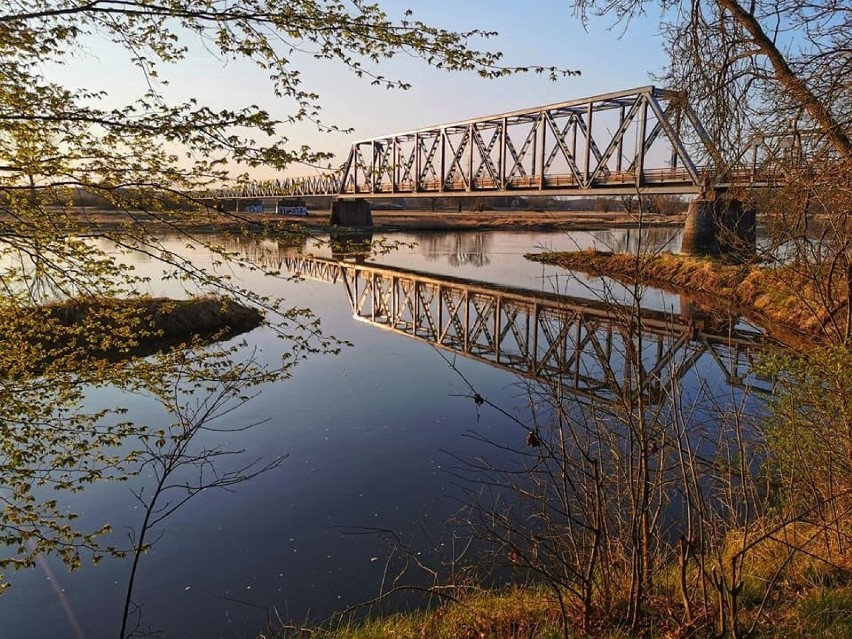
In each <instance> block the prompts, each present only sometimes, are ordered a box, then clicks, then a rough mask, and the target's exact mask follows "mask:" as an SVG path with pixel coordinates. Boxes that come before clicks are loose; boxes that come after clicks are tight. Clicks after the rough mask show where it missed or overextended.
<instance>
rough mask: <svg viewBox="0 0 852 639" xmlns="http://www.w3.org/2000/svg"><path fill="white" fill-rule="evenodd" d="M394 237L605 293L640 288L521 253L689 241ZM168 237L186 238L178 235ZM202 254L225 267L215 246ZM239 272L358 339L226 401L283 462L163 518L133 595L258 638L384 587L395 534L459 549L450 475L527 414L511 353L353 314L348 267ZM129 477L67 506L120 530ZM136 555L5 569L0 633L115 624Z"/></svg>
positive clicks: (144, 264)
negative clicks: (464, 348)
mask: <svg viewBox="0 0 852 639" xmlns="http://www.w3.org/2000/svg"><path fill="white" fill-rule="evenodd" d="M378 237H379V234H376V238H378ZM389 239H390V240H393V241H395V242H399V243H400V244H399V245H398V246H397V247H396V248H394V249H393V250H389V251H388V252H386V253H384V254H381V255H378V256H374V257H371V258H370V260H369V261H370V262H371V263H374V264H378V265H383V266H388V267H394V268H396V269H400V270H401V271H405V272H410V271H415V272H417V273H418V274H420V275H421V276H422V275H423V274H429V275H430V276H431V277H433V278H440V277H442V276H451V277H453V278H461V279H465V280H475V281H476V282H477V286H480V287H481V286H487V285H499V286H500V287H503V288H506V287H509V288H511V289H513V290H514V289H523V290H526V291H528V292H529V291H531V292H541V293H544V294H549V293H559V294H561V295H568V296H572V297H573V298H586V299H590V300H594V299H596V298H599V297H600V296H601V295H602V294H604V293H606V295H608V296H611V299H614V300H615V301H616V302H625V301H630V295H629V291H627V290H625V289H624V288H622V287H620V286H618V285H617V284H614V283H612V282H608V281H606V280H600V279H595V278H589V277H587V276H585V275H572V274H569V273H567V272H565V271H561V270H559V269H555V268H552V267H546V266H542V265H540V264H537V263H533V262H529V261H527V260H525V259H524V258H523V255H524V254H525V253H528V252H535V251H538V250H542V249H544V248H554V249H576V248H580V249H582V248H588V247H591V246H594V247H596V248H599V249H612V250H617V251H620V250H632V249H635V248H636V247H637V245H641V246H643V247H649V248H661V247H665V248H666V249H668V250H676V249H677V247H678V245H679V239H680V238H679V233H678V232H677V231H675V230H672V229H661V228H657V229H651V230H650V231H647V232H645V233H644V234H641V235H640V234H639V232H638V231H636V230H635V229H633V230H626V229H619V230H609V231H598V232H572V233H570V234H566V233H521V232H509V231H500V232H487V233H475V232H463V233H424V234H394V235H391V236H389ZM162 241H163V243H164V245H165V246H168V247H169V248H171V249H173V250H175V251H178V252H180V251H183V250H184V249H183V248H181V247H182V246H183V244H184V241H182V240H180V239H178V238H163V240H162ZM231 242H232V244H231V245H230V246H231V248H233V249H234V250H238V251H240V252H241V254H242V255H244V256H245V257H247V258H250V259H253V260H255V261H258V262H264V263H266V264H267V265H268V266H272V267H278V266H279V265H282V264H283V263H284V259H285V258H288V257H289V258H293V257H298V256H300V255H302V254H304V253H305V252H309V253H311V254H313V255H315V256H317V257H320V258H331V257H332V251H331V250H330V249H329V248H328V247H327V246H324V245H314V244H312V243H308V244H306V245H304V246H302V247H293V246H288V245H286V244H279V243H277V242H275V241H272V240H265V241H254V240H246V241H242V242H237V241H236V240H233V241H231ZM124 259H126V260H128V261H130V262H131V263H133V264H134V265H135V266H136V267H137V269H138V270H139V271H140V272H141V273H147V274H150V275H151V276H152V278H153V283H152V284H151V290H150V291H149V292H151V293H154V294H169V295H180V294H183V291H182V289H181V287H179V286H178V285H177V284H175V283H172V282H164V281H163V280H162V278H161V277H159V270H160V269H159V266H158V265H157V263H156V262H155V261H153V260H150V259H143V258H142V256H138V255H128V256H126V257H125V258H124ZM193 260H194V261H195V263H196V264H199V265H205V264H209V265H211V266H212V259H211V258H210V256H208V255H207V254H206V253H205V252H204V250H203V249H197V250H196V252H195V255H194V256H193ZM233 275H234V277H236V278H238V279H239V280H240V281H241V282H242V283H243V284H244V285H247V286H250V287H251V288H252V289H254V290H256V291H258V292H262V293H268V294H273V295H277V296H281V297H284V298H285V299H286V300H287V302H288V303H289V304H293V305H296V306H306V307H310V308H311V309H312V310H313V311H314V313H315V314H316V315H317V316H319V317H320V318H321V320H322V326H323V329H324V330H325V331H326V332H327V333H328V334H331V335H334V336H336V337H338V338H340V339H343V340H346V341H347V342H349V343H351V346H348V347H346V348H343V349H342V351H341V352H340V354H338V355H320V356H316V357H310V358H308V359H306V360H305V361H304V362H302V363H300V364H299V365H298V366H297V367H296V369H295V370H294V373H293V376H292V378H291V379H289V380H287V381H285V382H278V383H276V384H274V385H267V386H266V387H263V388H262V389H261V392H260V394H259V395H258V396H257V397H255V398H254V399H252V400H251V401H250V402H249V403H248V404H247V405H246V406H244V407H243V408H242V409H240V410H239V411H237V412H236V413H235V414H233V415H231V416H229V419H231V420H233V424H234V425H235V426H238V425H241V424H248V423H253V422H259V425H257V426H255V427H254V428H252V429H250V430H247V431H244V432H234V433H230V434H229V435H227V437H224V439H225V440H227V443H228V444H230V445H231V446H232V447H234V448H239V449H244V450H245V453H244V458H245V459H248V460H252V459H255V458H258V457H263V458H266V459H269V458H271V457H274V456H277V455H286V459H285V461H284V462H283V464H282V465H281V466H280V467H279V468H276V469H273V470H271V471H270V472H268V473H265V474H263V475H261V476H259V477H257V478H255V479H253V480H251V481H249V482H246V483H243V484H240V485H237V486H235V487H234V488H233V489H232V490H230V491H218V492H209V493H204V494H202V495H200V496H198V497H196V498H195V499H194V500H192V501H190V502H189V503H188V504H187V505H186V506H185V507H184V508H182V509H181V510H179V511H177V512H176V513H175V514H174V515H173V516H171V517H170V518H169V519H168V520H167V522H166V524H165V525H164V526H163V527H162V537H161V538H160V539H159V540H158V541H157V542H156V543H155V545H154V546H153V548H152V549H151V551H150V552H149V553H147V554H146V555H145V556H144V557H143V558H142V563H141V566H140V572H139V577H138V584H137V588H136V591H135V596H134V598H135V600H136V601H138V602H139V603H140V604H141V605H142V609H141V611H142V617H141V623H142V626H141V628H142V629H145V630H148V629H150V630H151V631H152V632H154V633H155V634H154V635H153V636H163V637H168V638H176V637H229V638H230V637H247V636H256V635H257V633H258V631H259V630H261V629H262V628H263V627H264V625H265V624H266V623H267V621H268V620H269V619H275V618H276V617H280V618H282V619H294V620H296V621H302V620H305V619H312V620H315V619H321V618H323V617H325V616H326V615H328V614H330V613H332V612H334V611H335V610H339V609H341V608H343V607H346V606H349V605H352V604H355V603H358V602H361V601H364V600H367V599H370V598H372V597H374V596H375V595H376V594H377V593H378V592H379V589H380V586H381V584H382V580H383V577H385V578H387V574H393V573H392V569H391V572H390V573H386V571H387V570H388V566H389V565H390V566H395V564H393V563H391V564H388V562H387V558H388V554H389V552H390V551H391V550H392V544H391V543H390V542H393V541H395V540H398V541H400V542H403V543H404V544H405V545H406V546H407V547H409V548H410V549H411V550H412V552H414V553H415V554H416V556H417V557H418V559H419V560H421V561H423V562H424V563H425V564H427V565H431V566H438V565H439V563H440V560H442V559H446V558H447V557H448V556H450V555H451V554H452V550H453V549H452V547H451V546H452V544H451V542H450V537H448V536H446V535H444V536H442V534H443V533H447V531H448V529H447V526H446V524H447V522H448V521H449V520H450V519H451V517H452V515H453V514H454V513H455V512H456V511H457V510H458V509H459V508H460V505H461V502H460V501H459V498H461V497H462V492H461V491H460V490H459V487H458V482H457V476H456V473H454V472H452V469H453V468H455V467H456V466H457V464H458V460H459V459H474V458H476V457H477V456H478V455H481V454H483V450H482V447H483V443H482V439H488V440H491V441H492V442H495V443H503V444H505V445H506V446H515V447H523V441H524V438H525V436H526V432H525V431H523V430H522V429H520V428H519V427H518V425H517V424H516V423H515V422H514V421H513V420H512V419H511V418H510V416H518V417H520V418H526V416H527V415H528V413H529V410H530V407H529V404H528V400H527V398H526V395H525V385H524V384H525V382H524V381H523V379H522V378H521V377H520V376H519V375H518V374H517V373H516V372H513V370H511V367H510V366H506V365H494V364H493V363H492V364H489V363H487V362H485V361H483V360H482V358H480V359H479V360H477V359H471V358H469V357H465V356H463V355H461V354H455V353H453V352H452V349H447V348H444V349H440V350H439V349H436V348H435V347H434V346H433V345H432V344H430V343H429V340H428V339H423V338H418V339H412V338H410V337H406V336H405V335H403V334H401V333H400V332H398V331H397V332H394V331H390V330H379V327H377V326H376V325H375V323H371V322H370V321H355V320H354V318H353V307H352V301H351V299H350V298H348V297H347V292H346V289H345V287H344V286H343V285H342V284H341V283H340V282H337V283H328V282H323V281H318V280H314V279H310V278H307V277H306V278H304V280H303V281H300V282H290V281H287V280H285V279H284V278H275V277H268V276H263V275H262V274H260V273H256V272H249V271H247V270H237V271H235V272H234V273H233ZM642 306H643V307H644V308H647V309H648V310H649V311H650V312H660V311H664V312H667V313H674V314H675V315H677V314H679V313H681V311H682V310H683V311H684V312H686V311H687V304H685V300H684V299H683V298H681V297H679V296H677V295H671V294H666V293H662V292H660V291H656V290H647V291H645V293H644V296H643V299H642ZM361 319H362V320H363V319H364V318H361ZM733 324H734V325H736V326H737V327H740V328H743V329H744V330H746V331H751V330H752V329H751V328H750V327H748V326H747V325H745V324H743V323H741V322H734V323H733ZM421 337H422V336H421ZM242 338H244V339H246V340H247V346H246V347H245V349H244V351H243V352H246V353H247V352H249V351H250V350H253V349H259V352H260V357H261V358H269V361H274V360H275V358H276V357H278V356H280V353H281V349H282V348H283V344H282V343H281V342H280V341H279V340H277V339H276V338H275V336H274V335H273V333H272V332H271V331H270V330H269V329H267V328H260V329H257V330H255V331H253V332H251V333H249V334H247V335H244V336H242ZM711 355H712V354H708V353H705V354H704V355H702V356H701V357H700V358H698V360H697V363H695V364H694V366H693V368H692V370H690V371H687V373H686V374H685V375H684V377H683V379H682V384H683V386H684V387H685V388H687V389H688V388H694V387H697V386H698V384H699V383H703V384H708V385H711V386H712V385H715V386H717V387H723V386H724V385H725V384H726V382H725V375H724V372H723V370H722V369H721V368H720V367H719V366H718V365H717V364H716V363H714V357H713V356H711ZM722 359H724V358H722ZM505 361H507V360H505V359H504V363H505ZM744 379H746V380H748V379H750V380H752V381H755V380H754V378H753V377H748V376H747V375H746V376H745V377H744ZM757 382H759V380H757V381H756V383H757ZM471 386H473V387H474V388H475V392H476V393H478V394H480V395H481V396H482V397H485V398H487V399H488V401H489V402H493V403H494V404H496V405H499V406H500V407H502V408H504V409H505V411H506V414H501V413H500V412H498V411H495V410H489V409H488V406H484V407H483V406H478V405H477V404H476V403H475V402H474V401H473V400H472V399H471V398H470V395H471V394H472V390H471ZM601 392H607V389H605V388H604V389H603V390H602V391H601ZM737 392H739V391H737ZM113 399H115V400H116V401H120V402H121V403H123V404H124V405H126V406H128V408H129V409H130V411H131V412H130V415H131V416H135V417H136V418H138V419H140V420H146V419H152V416H151V415H149V414H148V413H147V412H146V411H153V410H155V409H154V408H153V407H152V406H151V405H150V402H148V401H146V399H145V398H144V397H135V396H126V397H119V398H113ZM145 480H146V478H145V477H142V478H140V479H139V480H138V481H140V482H144V481H145ZM129 490H130V487H129V486H128V485H126V484H120V483H109V484H106V483H105V484H100V485H95V486H92V487H91V488H89V489H87V490H86V491H85V492H84V493H82V494H81V495H77V496H75V497H74V498H73V499H71V500H70V503H71V504H72V505H73V507H74V508H75V509H76V510H77V511H78V512H79V513H80V515H81V522H82V523H83V524H89V523H91V524H95V523H103V522H110V523H112V525H113V529H114V530H115V531H116V532H115V535H116V538H119V537H122V536H123V535H125V531H126V528H125V527H127V526H137V525H138V523H139V516H140V510H139V508H138V504H136V502H135V501H134V499H133V498H132V496H131V495H130V492H129ZM380 531H384V532H380ZM391 533H392V534H391ZM125 539H126V538H125ZM128 569H129V566H128V563H127V562H126V561H120V560H115V559H105V560H104V561H103V562H102V563H101V564H100V565H98V566H91V565H84V566H83V568H82V569H80V570H77V571H75V572H73V573H69V572H68V571H67V569H66V568H65V567H64V566H63V565H62V564H61V563H60V562H58V561H56V560H55V559H51V558H48V559H47V560H45V561H43V562H40V564H39V565H38V566H37V567H35V568H33V569H29V570H25V571H20V572H18V573H15V574H12V575H9V577H8V578H9V581H10V582H11V584H12V588H11V589H10V590H9V591H8V592H7V593H5V594H3V595H2V596H0V637H2V638H3V639H6V638H10V639H11V638H15V639H17V638H19V637H20V638H27V637H57V638H60V637H72V638H76V637H86V638H87V639H96V638H100V637H116V636H117V635H118V628H119V627H120V617H121V611H122V603H123V587H124V583H125V582H126V579H127V573H128ZM386 585H387V584H386Z"/></svg>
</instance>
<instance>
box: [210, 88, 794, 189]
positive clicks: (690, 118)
mask: <svg viewBox="0 0 852 639" xmlns="http://www.w3.org/2000/svg"><path fill="white" fill-rule="evenodd" d="M780 139H781V136H768V137H758V138H755V140H753V141H752V142H751V143H750V144H749V145H747V147H746V150H745V151H743V152H742V153H741V154H740V157H739V159H738V160H737V162H735V163H734V164H732V165H726V164H725V162H724V161H723V159H722V155H721V154H720V153H719V152H718V150H717V149H716V148H715V147H714V145H713V143H712V142H711V140H710V138H709V136H708V135H707V133H706V131H705V129H704V127H703V126H702V124H701V122H700V120H699V118H698V116H697V115H696V114H695V112H694V110H693V109H692V108H691V107H690V105H689V104H688V102H687V100H686V98H685V96H684V94H683V93H680V92H676V91H670V90H666V89H660V88H657V87H654V86H646V87H641V88H637V89H629V90H625V91H618V92H615V93H607V94H604V95H597V96H593V97H588V98H581V99H578V100H571V101H568V102H560V103H558V104H550V105H547V106H539V107H534V108H531V109H523V110H520V111H512V112H509V113H501V114H498V115H491V116H487V117H483V118H475V119H472V120H465V121H463V122H454V123H452V124H444V125H440V126H435V127H428V128H423V129H417V130H414V131H408V132H406V133H397V134H394V135H387V136H380V137H376V138H370V139H366V140H359V141H357V142H354V143H353V144H352V146H351V147H350V150H349V155H348V158H347V160H346V162H345V163H344V164H343V166H342V168H341V169H340V170H339V171H336V172H330V173H325V174H321V175H316V176H313V177H297V178H285V179H282V180H275V181H269V182H256V183H251V184H247V185H243V186H240V187H237V188H233V189H221V190H218V191H215V192H212V193H210V194H208V197H212V198H221V199H228V198H264V197H311V196H320V195H324V196H335V197H338V198H344V199H345V198H359V197H368V198H391V197H440V196H462V197H464V196H481V195H488V194H492V195H522V196H532V195H619V194H627V193H636V192H637V189H638V190H639V191H641V192H643V193H671V194H678V193H682V194H688V193H693V194H698V193H701V192H704V191H706V190H707V189H708V188H710V187H713V188H716V189H725V188H730V187H732V186H750V187H760V186H770V185H773V184H776V183H778V182H779V180H780V179H781V178H782V177H783V172H782V170H781V168H780V167H782V166H783V165H784V156H785V155H787V156H790V157H792V155H793V152H794V150H795V149H793V147H792V145H791V144H790V143H789V140H788V141H787V143H786V145H785V143H784V142H780V143H779V141H780ZM722 167H724V168H722Z"/></svg>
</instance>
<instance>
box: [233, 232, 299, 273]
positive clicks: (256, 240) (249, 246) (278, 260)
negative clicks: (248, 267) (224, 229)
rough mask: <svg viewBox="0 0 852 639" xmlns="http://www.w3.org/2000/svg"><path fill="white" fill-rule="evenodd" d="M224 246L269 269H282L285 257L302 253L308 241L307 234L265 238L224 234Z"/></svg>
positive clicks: (241, 256) (246, 259)
mask: <svg viewBox="0 0 852 639" xmlns="http://www.w3.org/2000/svg"><path fill="white" fill-rule="evenodd" d="M220 243H221V245H222V248H223V249H224V250H225V251H226V252H228V253H230V254H234V255H237V256H239V257H240V258H241V259H243V260H245V261H247V262H250V263H251V264H254V265H256V266H260V267H263V268H265V269H268V270H274V271H278V270H280V269H281V265H282V262H283V261H284V258H287V257H294V256H297V255H301V254H302V253H303V252H304V250H305V247H306V246H307V243H308V238H307V236H304V235H298V236H293V237H286V238H265V237H252V236H241V235H229V236H223V237H222V238H221V239H220Z"/></svg>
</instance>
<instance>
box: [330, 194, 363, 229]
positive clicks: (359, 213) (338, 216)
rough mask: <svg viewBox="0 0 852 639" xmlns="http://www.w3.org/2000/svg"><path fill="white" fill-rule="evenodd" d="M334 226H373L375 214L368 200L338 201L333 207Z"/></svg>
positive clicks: (332, 221)
mask: <svg viewBox="0 0 852 639" xmlns="http://www.w3.org/2000/svg"><path fill="white" fill-rule="evenodd" d="M330 223H331V225H332V226H353V227H361V228H363V227H371V226H373V212H372V211H371V210H370V203H369V202H367V200H363V199H360V198H359V199H356V200H336V201H335V202H333V203H332V205H331V220H330Z"/></svg>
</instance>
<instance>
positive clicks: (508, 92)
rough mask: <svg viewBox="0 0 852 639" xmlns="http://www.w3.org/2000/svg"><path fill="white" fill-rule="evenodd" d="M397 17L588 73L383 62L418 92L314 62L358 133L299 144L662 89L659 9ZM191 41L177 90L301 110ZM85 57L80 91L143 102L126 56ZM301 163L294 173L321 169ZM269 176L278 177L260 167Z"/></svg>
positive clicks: (422, 7)
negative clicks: (484, 34)
mask: <svg viewBox="0 0 852 639" xmlns="http://www.w3.org/2000/svg"><path fill="white" fill-rule="evenodd" d="M380 4H381V6H382V7H383V8H385V10H386V11H388V13H389V14H391V15H394V14H399V13H401V12H402V11H403V10H404V9H405V8H410V9H412V10H413V11H414V13H415V17H416V18H419V19H421V20H422V21H424V22H427V23H431V24H433V25H435V26H440V27H443V28H447V29H453V30H467V29H472V28H477V29H484V30H489V31H491V30H493V31H497V32H499V36H498V37H495V38H493V39H492V40H489V41H488V43H487V45H486V46H487V47H488V48H490V49H493V50H498V51H501V52H503V54H504V62H505V63H506V64H507V65H527V64H531V65H536V64H538V65H544V66H557V67H563V68H569V69H577V70H579V71H580V72H581V75H580V76H578V77H564V78H560V79H559V80H557V81H555V82H554V81H550V80H548V79H547V77H545V76H544V75H536V74H527V75H520V76H514V77H510V78H501V79H497V80H485V79H482V78H479V77H477V76H476V75H475V74H471V73H449V72H446V71H442V70H437V69H432V68H430V67H428V66H427V65H426V64H425V63H424V62H422V61H419V60H416V59H413V58H410V57H406V56H402V57H399V58H396V59H395V60H394V61H392V62H390V63H385V64H383V65H382V66H381V67H380V71H381V72H382V73H383V74H384V75H387V76H391V77H395V78H399V79H402V80H405V81H408V82H411V83H412V85H413V86H412V88H411V89H410V90H408V91H388V90H387V89H383V88H377V87H372V86H370V85H369V82H368V81H366V80H360V79H358V78H355V77H354V76H353V75H352V74H351V73H350V72H348V71H347V70H346V69H344V68H342V67H341V66H340V65H333V64H329V63H323V62H317V61H315V60H313V59H310V58H306V59H304V60H300V61H299V62H298V64H299V68H300V69H301V70H302V74H303V81H304V85H305V88H307V89H309V90H311V91H315V92H317V93H319V94H320V95H321V105H322V108H323V113H322V114H321V119H322V121H323V122H324V123H326V124H335V125H337V126H339V127H341V128H351V129H353V133H352V134H351V135H344V134H325V135H323V134H319V133H318V132H317V131H316V130H315V128H314V127H312V126H309V125H298V126H295V127H292V128H290V129H288V130H287V132H286V133H287V137H288V138H289V140H290V143H292V144H293V145H295V146H300V145H302V144H308V145H310V146H312V147H314V148H318V149H323V150H330V151H332V152H334V153H335V154H336V156H337V158H339V160H340V162H342V161H343V160H344V159H345V157H346V154H347V152H348V147H349V144H350V142H352V141H353V140H355V139H361V138H367V137H373V136H379V135H386V134H391V133H396V132H402V131H407V130H411V129H415V128H421V127H426V126H431V125H438V124H443V123H448V122H453V121H457V120H464V119H468V118H474V117H480V116H486V115H491V114H496V113H502V112H506V111H512V110H516V109H522V108H529V107H535V106H539V105H544V104H550V103H554V102H562V101H565V100H572V99H575V98H582V97H586V96H590V95H596V94H600V93H607V92H610V91H616V90H621V89H628V88H633V87H639V86H644V85H647V84H652V79H651V74H652V73H654V72H659V71H660V70H661V69H662V68H663V66H664V65H665V62H666V59H665V54H664V52H663V50H662V41H661V39H660V38H659V36H658V31H659V29H658V22H657V20H656V19H655V17H654V16H649V17H646V18H644V19H641V20H639V21H635V22H634V23H632V24H630V25H629V26H628V27H627V28H625V27H624V25H613V19H612V18H609V17H604V18H595V19H592V20H591V21H590V23H589V24H588V25H587V29H584V28H583V25H582V24H581V23H580V20H579V19H578V18H577V17H576V16H574V15H573V11H572V8H571V6H570V4H569V2H567V0H536V1H535V2H523V1H522V0H516V1H514V2H511V1H508V0H429V1H423V0H408V1H404V0H380ZM190 44H191V53H190V56H189V58H188V59H187V60H186V61H184V62H182V63H181V64H178V65H175V66H172V67H168V68H164V69H163V71H164V76H165V77H167V78H169V80H170V85H169V87H167V88H166V89H165V92H166V94H167V96H168V97H170V98H172V99H175V100H179V99H185V98H188V97H195V98H197V99H198V100H199V101H200V102H202V103H205V104H208V105H210V106H212V107H222V108H226V107H238V106H243V105H246V104H257V105H259V106H262V107H264V108H265V109H267V110H268V111H269V112H270V113H272V114H273V115H279V114H280V115H282V116H286V115H287V114H288V113H290V112H291V109H290V105H288V104H287V103H286V102H283V101H281V100H280V99H276V98H275V96H274V95H273V94H272V91H271V88H270V83H269V80H268V78H267V77H266V75H265V74H264V72H263V71H262V70H259V69H256V68H255V67H254V66H253V65H251V64H249V63H244V62H236V63H235V62H231V63H228V64H223V62H222V61H221V60H217V59H216V58H215V57H213V56H211V55H209V54H208V53H207V52H206V51H204V49H203V48H201V47H199V46H194V45H192V43H190ZM86 46H87V49H86V53H85V54H84V55H82V56H76V57H75V59H74V60H72V61H71V62H70V64H69V65H67V66H66V67H65V68H63V69H62V70H61V80H62V81H63V82H64V83H65V84H67V85H69V86H80V87H86V88H90V89H91V88H99V89H104V90H106V91H107V92H108V94H109V96H110V98H109V100H111V101H115V102H116V103H121V102H127V101H130V100H132V99H134V98H137V97H140V96H141V94H142V93H143V92H144V89H145V84H144V79H143V77H142V76H141V73H140V72H139V71H138V70H137V69H135V68H134V67H133V66H131V65H130V64H129V63H128V62H127V61H126V58H127V56H126V54H125V53H123V52H121V51H120V50H118V49H117V47H115V46H114V45H111V44H110V43H108V42H106V41H98V40H94V41H91V42H87V45H86ZM315 172H316V171H314V170H313V169H310V168H306V167H298V166H296V167H293V169H292V170H290V171H288V173H289V174H291V175H300V174H310V173H315ZM256 177H258V178H260V179H268V178H272V177H275V175H272V174H267V173H264V172H263V171H262V170H261V171H258V172H256Z"/></svg>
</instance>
